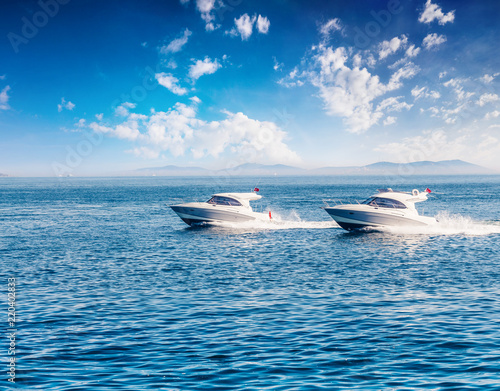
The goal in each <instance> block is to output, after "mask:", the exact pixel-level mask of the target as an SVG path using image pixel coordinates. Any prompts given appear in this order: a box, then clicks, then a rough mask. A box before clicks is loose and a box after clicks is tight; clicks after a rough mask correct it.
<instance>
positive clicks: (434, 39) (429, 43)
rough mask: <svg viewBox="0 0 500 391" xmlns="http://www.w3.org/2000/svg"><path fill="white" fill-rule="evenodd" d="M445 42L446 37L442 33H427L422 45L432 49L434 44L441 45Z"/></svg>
mask: <svg viewBox="0 0 500 391" xmlns="http://www.w3.org/2000/svg"><path fill="white" fill-rule="evenodd" d="M445 42H446V37H445V36H444V35H438V34H436V33H432V34H428V35H427V36H426V37H425V38H424V39H423V41H422V45H423V46H424V48H425V49H428V50H429V49H432V48H434V47H436V46H439V45H441V44H442V43H445Z"/></svg>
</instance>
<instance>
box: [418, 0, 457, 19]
mask: <svg viewBox="0 0 500 391" xmlns="http://www.w3.org/2000/svg"><path fill="white" fill-rule="evenodd" d="M434 20H437V21H438V23H439V24H440V25H444V24H445V23H448V22H453V20H455V11H454V10H453V11H450V12H448V13H447V14H444V13H443V10H442V9H441V7H439V6H438V5H436V4H432V2H431V0H427V2H426V3H425V8H424V10H423V11H422V13H421V14H420V16H419V18H418V21H419V22H421V23H431V22H432V21H434Z"/></svg>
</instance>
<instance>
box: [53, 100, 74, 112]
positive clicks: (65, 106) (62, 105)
mask: <svg viewBox="0 0 500 391" xmlns="http://www.w3.org/2000/svg"><path fill="white" fill-rule="evenodd" d="M74 108H75V104H74V103H72V102H70V101H67V102H66V99H64V98H61V103H60V104H58V105H57V111H58V112H61V111H63V110H64V109H66V110H69V111H72V110H73V109H74Z"/></svg>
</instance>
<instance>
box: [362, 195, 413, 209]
mask: <svg viewBox="0 0 500 391" xmlns="http://www.w3.org/2000/svg"><path fill="white" fill-rule="evenodd" d="M368 205H370V206H377V207H379V208H395V209H406V206H405V204H403V203H402V202H399V201H398V200H393V199H391V198H381V197H377V198H374V199H373V201H371V202H370V203H369V204H368Z"/></svg>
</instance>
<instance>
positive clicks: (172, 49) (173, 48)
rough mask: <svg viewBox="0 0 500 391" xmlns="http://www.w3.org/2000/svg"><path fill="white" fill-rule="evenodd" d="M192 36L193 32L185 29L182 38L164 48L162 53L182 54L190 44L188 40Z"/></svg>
mask: <svg viewBox="0 0 500 391" xmlns="http://www.w3.org/2000/svg"><path fill="white" fill-rule="evenodd" d="M191 34H192V32H191V31H190V30H189V29H185V30H184V32H183V33H182V37H180V38H176V39H174V40H173V41H171V42H170V43H169V44H168V45H166V46H162V47H161V48H160V52H161V53H163V54H168V53H177V52H180V51H181V50H182V47H183V46H184V45H185V44H186V43H187V42H188V38H189V37H190V36H191Z"/></svg>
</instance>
